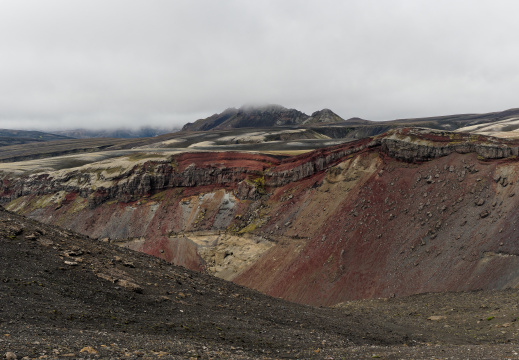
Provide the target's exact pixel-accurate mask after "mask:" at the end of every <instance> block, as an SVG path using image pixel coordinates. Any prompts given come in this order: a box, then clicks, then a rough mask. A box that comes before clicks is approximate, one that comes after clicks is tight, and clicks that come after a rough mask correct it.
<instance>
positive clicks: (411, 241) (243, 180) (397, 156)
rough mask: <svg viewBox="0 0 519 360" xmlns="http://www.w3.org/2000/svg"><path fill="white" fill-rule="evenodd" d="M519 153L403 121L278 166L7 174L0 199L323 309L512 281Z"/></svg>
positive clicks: (155, 164)
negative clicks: (377, 133) (402, 125)
mask: <svg viewBox="0 0 519 360" xmlns="http://www.w3.org/2000/svg"><path fill="white" fill-rule="evenodd" d="M517 155H518V144H516V143H514V142H510V141H504V140H497V139H493V138H488V137H483V136H477V135H476V136H474V135H467V134H459V133H448V132H440V131H431V130H424V129H401V130H396V131H392V132H390V133H387V134H385V135H383V136H378V137H374V138H368V139H363V140H360V141H357V142H353V143H347V144H344V145H339V146H335V147H331V148H326V149H320V150H316V151H314V152H311V153H308V154H304V155H300V156H296V157H292V158H288V159H283V160H279V159H278V158H275V157H272V156H265V155H257V154H248V153H196V154H194V153H185V154H181V155H175V156H173V157H171V158H167V159H146V158H144V159H138V160H139V161H138V162H135V163H131V162H128V163H125V164H130V165H131V166H130V165H125V166H122V165H117V164H105V165H102V166H98V167H97V168H95V170H94V169H93V168H92V166H86V167H83V168H78V169H76V170H73V171H71V170H67V171H59V172H55V173H48V174H34V175H29V176H25V177H21V178H17V177H12V176H11V177H9V176H5V177H4V179H3V181H4V182H3V184H4V187H3V193H2V198H3V199H4V202H6V203H7V207H8V208H9V209H11V210H15V211H17V212H20V213H23V214H25V215H28V216H30V217H32V218H36V219H38V220H41V221H44V222H47V223H52V224H57V225H60V226H63V227H67V228H72V229H74V230H76V231H79V232H81V233H83V234H87V235H89V236H91V237H95V238H109V239H111V240H112V241H115V242H118V243H120V244H122V245H124V246H128V247H131V248H134V249H137V250H140V251H143V252H146V253H149V254H153V255H155V256H157V257H161V258H163V259H166V260H168V261H171V262H174V263H176V264H180V265H184V266H186V267H189V268H191V269H196V270H199V271H208V272H210V273H213V274H217V275H219V276H221V277H223V278H226V279H229V280H233V281H235V282H237V283H239V284H242V285H246V286H248V287H251V288H255V289H258V290H260V291H262V292H264V293H267V294H270V295H274V296H278V297H282V298H285V299H289V300H292V301H296V302H301V303H307V304H315V305H332V304H335V303H338V302H341V301H344V300H350V299H359V298H373V297H390V296H404V295H409V294H413V293H420V292H431V291H450V290H471V289H480V288H482V289H502V288H506V287H516V286H517V285H518V284H519V271H518V270H517V269H519V260H518V259H519V258H518V255H519V244H517V242H516V238H515V235H514V234H515V224H516V221H517V215H515V214H516V213H517V211H516V210H517V208H518V205H519V204H518V203H517V202H518V198H519V197H517V196H515V194H516V192H517V190H518V189H517V188H516V184H517V181H518V179H517V174H518V172H517V167H518V163H517V162H516V160H515V157H516V156H517ZM240 239H241V240H240ZM233 249H234V250H233Z"/></svg>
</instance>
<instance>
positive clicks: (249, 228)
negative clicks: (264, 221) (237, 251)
mask: <svg viewBox="0 0 519 360" xmlns="http://www.w3.org/2000/svg"><path fill="white" fill-rule="evenodd" d="M259 225H260V224H258V222H252V223H250V224H249V225H247V226H245V227H244V228H243V229H241V230H239V231H238V234H245V233H250V232H253V231H254V230H256V228H257V227H258V226H259Z"/></svg>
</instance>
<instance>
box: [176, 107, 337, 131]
mask: <svg viewBox="0 0 519 360" xmlns="http://www.w3.org/2000/svg"><path fill="white" fill-rule="evenodd" d="M336 121H343V119H342V118H340V117H339V116H338V115H336V114H334V113H333V112H332V111H331V110H328V109H325V110H321V111H316V112H315V113H313V114H312V116H311V117H310V116H308V115H306V114H304V113H302V112H300V111H298V110H295V109H287V108H284V107H283V106H280V105H268V106H261V107H253V106H243V107H241V108H239V109H235V108H230V109H227V110H225V111H224V112H222V113H221V114H214V115H212V116H210V117H208V118H206V119H200V120H197V121H195V122H194V123H188V124H186V125H184V127H183V128H182V130H183V131H207V130H212V129H231V128H242V127H251V128H256V127H257V128H266V127H278V126H298V125H303V124H306V123H309V124H313V123H324V122H336Z"/></svg>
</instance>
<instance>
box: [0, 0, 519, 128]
mask: <svg viewBox="0 0 519 360" xmlns="http://www.w3.org/2000/svg"><path fill="white" fill-rule="evenodd" d="M518 10H519V3H517V2H515V1H511V0H503V1H499V2H498V3H496V2H491V1H486V0H483V1H477V2H474V1H454V2H453V1H445V0H439V1H411V0H395V1H391V2H383V1H375V0H362V1H360V0H353V1H345V2H337V1H332V0H324V1H316V0H309V1H304V2H301V1H296V0H287V1H273V0H266V1H247V2H244V1H237V0H223V1H218V2H214V1H209V0H194V1H183V2H178V1H175V2H172V1H167V0H153V1H142V0H136V1H132V2H131V3H128V2H125V1H122V0H114V1H110V2H105V1H100V0H89V1H86V0H79V1H74V2H70V1H65V0H48V1H45V2H42V1H36V0H27V1H23V2H22V1H4V2H3V3H2V6H1V11H0V51H1V52H2V60H1V66H0V77H1V78H2V82H1V83H0V127H1V128H11V129H39V130H48V129H77V128H88V129H94V128H96V129H99V128H102V129H104V128H112V129H113V128H121V127H126V128H139V127H141V126H146V125H147V126H156V127H171V126H173V127H181V126H183V125H184V124H186V123H187V122H194V121H195V120H197V119H202V118H206V117H208V116H211V115H212V114H215V113H218V112H221V111H222V109H226V108H229V107H237V108H238V107H240V106H242V105H243V104H283V106H285V107H287V108H293V109H298V110H299V111H302V112H304V113H307V114H311V113H312V112H313V111H315V110H316V109H325V108H328V109H332V110H333V111H334V112H335V113H336V114H337V115H338V116H340V117H341V118H344V119H348V118H351V117H360V118H363V119H370V120H390V119H397V118H414V117H423V116H436V115H442V114H460V113H484V112H490V111H495V110H496V109H509V108H514V107H517V106H518V104H517V99H516V94H517V92H518V90H519V61H517V58H518V51H519V50H517V46H516V44H517V41H516V34H517V33H518V32H519V23H518V22H517V21H516V18H515V17H516V16H515V14H517V11H518Z"/></svg>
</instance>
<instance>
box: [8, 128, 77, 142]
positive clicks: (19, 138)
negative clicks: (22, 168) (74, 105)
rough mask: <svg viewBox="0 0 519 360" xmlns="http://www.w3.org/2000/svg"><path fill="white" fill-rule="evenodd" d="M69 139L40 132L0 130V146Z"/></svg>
mask: <svg viewBox="0 0 519 360" xmlns="http://www.w3.org/2000/svg"><path fill="white" fill-rule="evenodd" d="M63 139H70V137H68V136H64V135H57V134H49V133H45V132H41V131H27V130H10V129H0V146H7V145H16V144H27V143H33V142H44V141H51V140H63Z"/></svg>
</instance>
